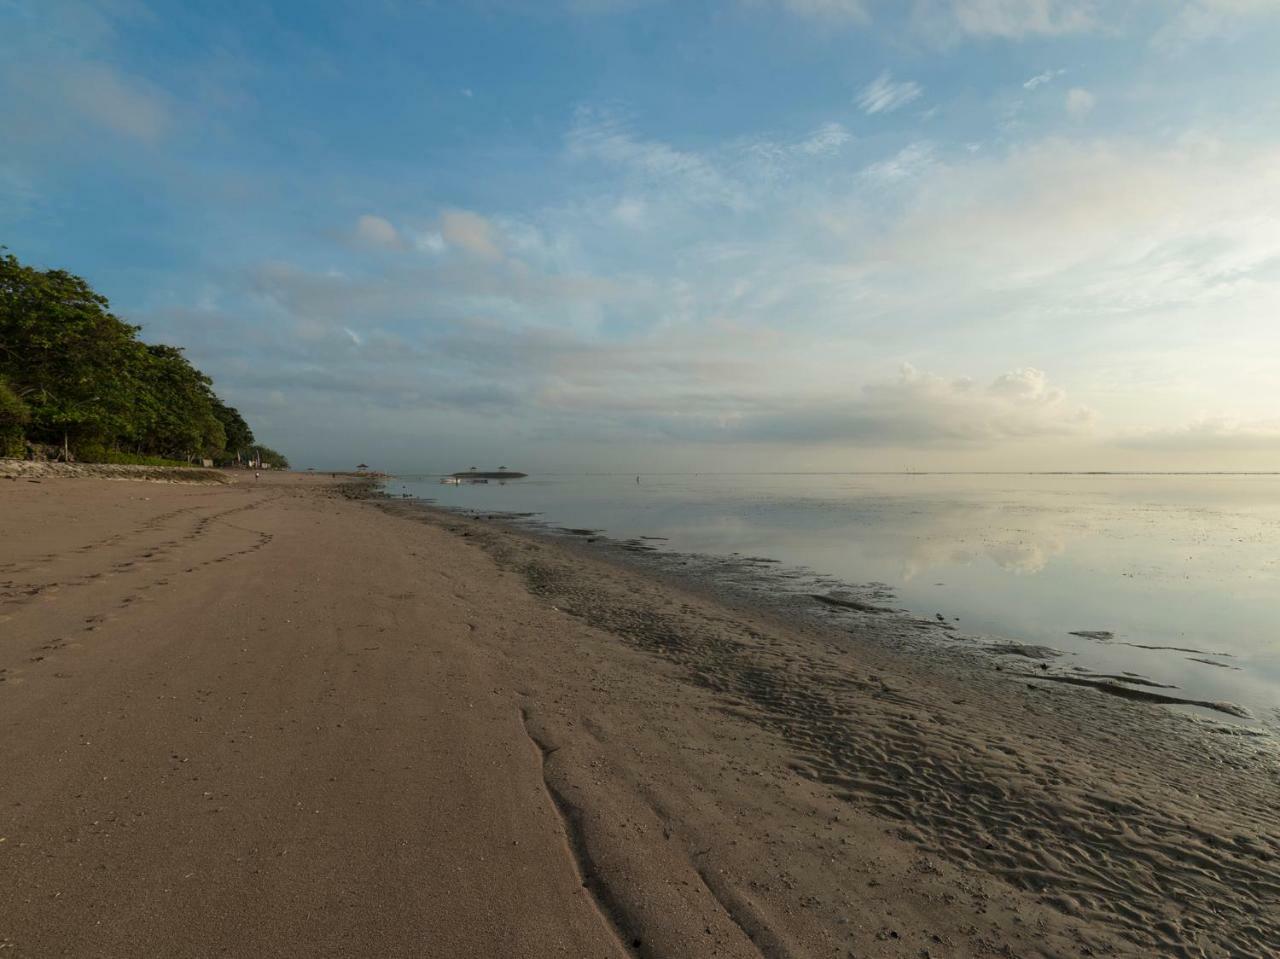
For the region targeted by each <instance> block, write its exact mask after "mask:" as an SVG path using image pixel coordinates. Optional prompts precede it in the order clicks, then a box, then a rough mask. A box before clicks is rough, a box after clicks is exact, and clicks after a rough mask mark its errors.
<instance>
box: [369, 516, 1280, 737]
mask: <svg viewBox="0 0 1280 959" xmlns="http://www.w3.org/2000/svg"><path fill="white" fill-rule="evenodd" d="M391 498H392V499H406V498H408V499H412V501H413V502H415V503H419V504H421V505H422V506H423V508H425V509H429V510H437V511H439V512H441V513H444V514H447V515H456V516H461V517H464V518H469V519H483V520H486V521H492V522H497V523H500V524H503V525H504V526H505V527H506V528H508V529H510V530H511V531H512V532H514V533H517V534H522V535H527V536H531V537H534V538H535V539H537V540H539V541H545V542H548V543H552V544H556V545H558V546H561V547H563V548H565V549H571V550H581V551H583V554H584V555H586V556H599V557H601V558H602V559H604V560H606V561H610V562H614V563H616V564H620V565H622V566H624V567H627V568H629V569H632V570H634V571H636V572H638V573H640V574H641V575H645V576H650V577H655V578H658V579H660V580H661V581H663V582H665V583H667V584H668V585H671V586H673V587H675V588H683V589H695V590H697V591H699V592H700V593H701V594H702V595H704V596H705V597H706V598H708V599H711V600H712V601H717V602H722V603H725V604H728V605H731V606H734V607H735V608H740V609H741V610H742V611H743V612H744V613H745V614H747V615H764V616H770V617H774V618H775V619H776V621H777V622H778V624H779V625H782V626H784V627H785V626H786V625H788V624H790V625H794V626H804V627H807V628H810V629H816V630H818V631H819V632H829V633H835V634H838V635H842V636H845V637H846V638H854V639H856V638H859V637H860V638H862V639H866V638H868V637H875V641H877V642H879V643H881V644H883V645H887V646H889V647H891V648H896V649H898V650H899V651H900V652H902V653H903V654H904V655H911V656H922V657H928V658H931V659H933V660H935V661H936V662H937V665H938V666H939V668H946V667H947V665H948V664H951V665H952V666H956V667H958V668H960V669H962V670H973V669H978V670H982V669H993V668H994V669H996V671H1001V672H1007V673H1009V674H1010V675H1011V676H1014V677H1017V678H1021V679H1028V680H1033V681H1035V682H1043V683H1062V684H1066V685H1072V686H1076V687H1077V688H1089V689H1092V690H1096V691H1098V692H1101V693H1103V694H1106V695H1109V696H1116V697H1120V698H1128V699H1131V700H1134V701H1145V702H1147V703H1152V704H1160V705H1163V706H1167V707H1172V708H1174V709H1175V710H1181V711H1184V712H1182V715H1187V716H1189V717H1191V718H1195V719H1198V720H1203V721H1207V722H1208V723H1209V724H1210V725H1212V724H1213V723H1225V724H1227V725H1230V726H1238V727H1244V728H1246V729H1249V730H1253V731H1257V732H1261V733H1265V734H1266V735H1267V736H1268V737H1270V738H1271V739H1272V740H1273V741H1276V742H1277V744H1278V745H1280V738H1278V737H1280V708H1276V707H1271V708H1270V709H1267V708H1265V707H1263V708H1250V707H1247V706H1245V705H1242V704H1240V703H1236V702H1232V701H1229V700H1208V699H1202V698H1197V697H1195V696H1194V695H1191V694H1190V693H1183V692H1182V691H1181V690H1180V688H1179V687H1178V686H1175V685H1168V684H1165V683H1163V682H1156V681H1154V680H1153V679H1151V678H1150V677H1149V676H1146V675H1143V674H1138V673H1125V674H1118V673H1115V672H1107V671H1106V670H1105V667H1101V666H1099V667H1096V668H1090V667H1088V666H1082V665H1076V664H1074V663H1073V658H1074V657H1075V656H1076V655H1077V654H1076V653H1070V652H1067V651H1065V650H1063V649H1060V648H1057V647H1051V646H1047V645H1040V644H1039V643H1037V642H1030V641H1022V640H1018V639H1012V638H1009V637H1007V636H989V635H983V634H974V633H970V632H968V631H967V630H964V629H961V628H960V627H959V626H957V625H956V624H955V623H954V622H952V621H949V620H947V619H945V618H944V617H943V616H942V615H941V614H934V615H930V614H929V613H927V612H924V611H923V610H921V609H908V608H904V607H903V606H901V605H899V600H898V598H897V597H896V595H895V594H894V591H893V589H892V588H891V587H888V586H886V585H885V584H882V583H872V584H855V583H849V582H846V581H844V580H841V579H839V578H838V577H835V576H832V575H830V574H827V573H823V572H820V571H817V570H813V569H810V568H808V567H792V566H788V565H787V564H785V563H783V562H782V561H781V560H778V559H776V558H772V557H766V556H746V555H741V554H738V553H733V554H728V555H723V554H713V553H697V552H687V551H680V550H673V549H669V548H667V547H666V546H665V545H659V544H658V543H657V542H656V541H664V540H665V537H655V536H648V535H640V536H638V537H634V538H630V539H622V538H618V537H614V536H612V535H610V534H609V532H608V531H606V530H603V529H585V528H572V527H565V526H559V525H556V524H554V523H551V522H549V521H545V520H543V519H541V515H542V514H540V513H518V512H516V513H509V512H501V511H486V510H482V509H475V508H461V507H459V508H452V507H447V506H442V505H439V504H438V503H437V502H436V501H435V500H433V499H431V498H426V499H422V498H412V497H410V496H409V494H399V495H393V496H392V497H391ZM1068 635H1077V636H1078V635H1091V636H1092V635H1095V634H1093V633H1071V634H1068ZM1102 635H1105V636H1106V637H1107V639H1108V641H1109V640H1110V638H1111V634H1109V633H1107V634H1102ZM1119 645H1121V646H1126V645H1132V644H1130V643H1125V642H1121V643H1120V644H1119ZM1141 648H1168V649H1171V650H1176V651H1179V652H1184V653H1188V654H1193V653H1194V654H1197V655H1200V656H1217V657H1228V658H1229V657H1230V656H1231V655H1232V654H1230V653H1221V652H1213V651H1210V650H1200V649H1191V648H1182V647H1141ZM956 661H959V662H958V663H957V662H956ZM1197 661H1198V662H1208V660H1205V659H1200V660H1197ZM1210 665H1214V666H1220V667H1223V668H1226V667H1225V666H1224V664H1222V663H1216V662H1210Z"/></svg>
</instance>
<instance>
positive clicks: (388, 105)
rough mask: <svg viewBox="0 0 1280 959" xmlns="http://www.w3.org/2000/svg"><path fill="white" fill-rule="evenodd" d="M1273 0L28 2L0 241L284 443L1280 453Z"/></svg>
mask: <svg viewBox="0 0 1280 959" xmlns="http://www.w3.org/2000/svg"><path fill="white" fill-rule="evenodd" d="M1277 50H1280V0H718V2H711V0H679V2H666V0H536V2H535V0H453V2H446V0H434V2H433V0H365V2H362V3H339V2H331V0H306V2H296V3H285V2H261V0H255V2H241V0H224V2H221V3H218V4H196V3H189V2H177V0H173V2H159V0H99V2H76V0H0V244H2V245H4V246H7V247H8V248H9V251H10V252H11V253H13V254H14V255H16V256H17V257H18V258H19V259H20V260H22V261H24V262H27V263H31V264H33V265H37V266H40V267H45V268H55V267H56V268H63V269H67V270H70V271H72V272H74V273H78V274H80V275H82V276H84V277H86V278H87V279H88V280H89V281H90V282H91V283H92V284H93V285H94V286H95V288H97V289H98V290H99V291H100V292H102V293H103V294H105V295H106V296H108V297H109V298H110V300H111V303H112V307H113V309H114V311H115V312H116V313H117V314H118V315H120V316H122V317H124V318H125V319H127V320H129V321H130V322H133V323H137V324H140V325H141V326H142V328H143V333H142V336H143V337H144V338H145V339H147V340H149V341H153V342H156V341H158V342H165V343H170V344H173V345H177V346H182V347H184V348H185V349H186V351H187V355H188V356H189V357H190V358H191V359H192V361H193V362H194V363H195V364H196V365H197V366H199V367H200V368H201V369H203V370H205V371H206V372H207V373H209V374H210V375H211V376H213V378H214V380H215V386H216V388H217V389H218V391H219V393H220V394H221V395H222V396H223V397H224V399H226V401H227V402H229V403H231V404H232V405H234V406H236V407H238V408H239V409H240V410H241V411H242V412H243V413H244V414H245V416H246V418H247V419H248V420H249V421H250V423H251V424H252V425H253V426H254V429H255V432H256V433H257V434H258V436H259V438H260V439H261V440H262V441H263V442H266V443H269V444H270V445H272V446H274V447H276V448H278V449H280V450H282V451H284V452H285V453H286V454H288V455H289V457H290V459H291V460H292V462H293V464H294V465H295V466H298V467H306V466H316V467H318V468H322V469H324V468H331V469H336V468H350V467H351V466H354V465H355V464H356V463H357V462H365V463H369V464H371V465H376V466H380V467H384V468H387V469H390V470H393V471H401V472H405V471H411V470H452V469H457V468H465V467H467V466H471V465H480V466H496V465H500V464H502V465H508V466H513V467H520V468H525V469H527V470H530V471H570V470H601V471H622V472H640V471H667V470H672V471H679V470H695V471H697V470H762V471H771V470H783V471H788V470H797V471H804V470H882V469H888V470H898V469H913V470H928V469H958V470H988V469H990V470H1040V469H1045V470H1072V469H1088V470H1092V469H1117V470H1144V469H1156V470H1163V469H1170V470H1182V469H1190V470H1217V469H1227V470H1230V469H1264V470H1274V469H1280V57H1277V56H1276V52H1275V51H1277Z"/></svg>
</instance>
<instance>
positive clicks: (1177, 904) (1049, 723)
mask: <svg viewBox="0 0 1280 959" xmlns="http://www.w3.org/2000/svg"><path fill="white" fill-rule="evenodd" d="M51 472H56V471H51ZM32 478H34V477H25V476H24V477H22V478H17V479H14V480H11V481H4V480H0V954H5V953H7V954H12V955H14V956H31V957H44V956H95V957H99V956H101V957H141V956H163V957H187V956H190V957H205V956H253V957H258V956H282V957H292V956H298V957H303V956H306V957H316V956H359V957H384V956H385V957H399V956H405V957H408V956H415V957H465V956H495V957H499V956H500V957H508V956H512V957H515V956H528V957H542V956H573V957H596V956H599V957H625V956H628V955H639V956H654V957H710V956H724V957H760V956H765V957H770V959H774V957H801V956H834V957H840V959H847V957H851V956H854V957H867V956H887V957H896V956H903V957H907V956H909V957H920V956H925V955H928V956H932V957H941V956H948V957H949V956H987V955H995V956H1080V955H1135V956H1136V955H1141V956H1246V957H1247V956H1259V957H1261V956H1274V955H1276V953H1277V948H1276V947H1277V943H1280V865H1278V864H1277V863H1278V859H1277V854H1278V853H1280V823H1278V822H1277V812H1276V806H1277V799H1278V797H1280V768H1278V766H1277V762H1276V753H1275V751H1274V744H1273V743H1272V742H1271V741H1270V740H1262V739H1254V738H1251V737H1249V736H1248V735H1247V733H1246V732H1243V731H1237V732H1232V730H1233V729H1234V727H1230V726H1226V725H1217V724H1211V723H1206V722H1204V721H1202V720H1194V719H1191V718H1188V717H1186V716H1183V715H1178V714H1175V713H1173V712H1170V711H1168V710H1167V709H1165V708H1163V707H1159V706H1153V705H1151V704H1147V703H1137V702H1128V701H1124V700H1120V699H1114V698H1111V697H1106V696H1103V695H1101V694H1099V693H1097V692H1094V691H1093V690H1088V689H1078V688H1075V687H1068V686H1062V685H1053V684H1046V683H1037V682H1034V681H1032V680H1030V679H1028V678H1026V677H1022V676H1018V677H1014V676H1011V675H1010V672H1011V670H1008V669H1006V670H1004V671H1001V672H996V671H995V670H994V669H992V668H987V669H979V668H977V667H974V668H961V667H957V666H956V664H955V663H951V662H948V663H946V668H940V667H939V666H938V665H936V664H931V663H929V662H922V661H920V660H919V659H913V658H911V657H909V656H906V655H904V654H903V652H902V650H901V649H900V648H895V644H894V643H892V642H886V641H882V640H885V639H892V633H893V630H894V629H895V628H897V627H895V625H894V624H893V622H891V621H890V622H880V620H886V619H890V618H888V617H883V616H875V617H869V619H875V620H877V622H875V623H874V624H873V623H870V622H869V623H868V625H867V626H866V628H865V635H864V636H863V637H862V639H861V640H860V641H859V640H857V638H856V637H855V641H853V642H851V641H850V639H849V637H848V636H844V635H840V636H837V635H835V634H827V633H823V632H822V631H820V630H819V629H817V628H815V627H812V626H807V627H803V628H802V627H801V626H799V625H797V624H795V623H790V622H783V621H780V620H778V619H776V618H775V617H772V616H770V615H769V614H768V613H766V612H762V611H759V610H755V609H749V608H745V607H734V606H731V605H727V604H726V603H725V602H722V601H720V600H718V599H716V598H714V597H709V596H707V595H703V594H701V593H699V592H697V591H695V590H693V589H692V588H687V587H685V586H682V585H681V584H679V583H673V582H670V581H666V580H662V579H658V578H654V577H652V576H646V575H641V574H640V573H638V572H637V571H635V570H633V569H629V568H626V567H625V566H622V565H618V564H616V563H611V562H608V561H605V560H603V559H601V558H600V557H598V556H594V555H590V554H588V553H587V552H586V551H584V550H575V549H573V548H572V547H570V546H566V545H558V544H555V543H551V542H547V541H545V540H540V539H538V538H535V537H533V536H530V535H527V534H522V533H519V532H515V531H512V530H508V529H504V528H502V527H500V526H498V525H496V524H490V523H485V522H483V521H476V520H463V519H460V518H458V517H456V516H452V515H448V514H442V513H437V512H432V511H429V510H424V509H422V508H418V507H414V506H411V505H409V504H405V503H397V502H390V501H379V500H363V499H359V498H349V497H348V496H345V495H343V493H344V488H342V487H340V486H338V485H335V484H333V483H331V482H330V481H328V479H327V478H325V479H323V480H322V479H320V478H316V477H306V476H293V475H275V474H269V473H268V474H264V475H263V478H262V480H261V481H259V482H256V483H255V482H253V481H252V480H251V479H249V480H247V481H246V480H244V478H243V477H241V481H240V482H236V483H232V484H223V485H217V484H167V483H156V482H107V481H104V480H103V479H97V478H61V477H57V476H48V477H45V478H42V479H40V481H39V482H32V481H31V479H32ZM345 492H348V493H350V492H352V489H351V488H350V487H347V488H346V489H345ZM904 628H905V627H904Z"/></svg>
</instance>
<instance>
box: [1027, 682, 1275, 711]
mask: <svg viewBox="0 0 1280 959" xmlns="http://www.w3.org/2000/svg"><path fill="white" fill-rule="evenodd" d="M1028 678H1029V679H1038V680H1042V681H1044V682H1051V683H1068V684H1070V685H1072V686H1088V687H1090V688H1092V689H1097V690H1099V691H1100V692H1104V693H1110V694H1111V695H1112V696H1119V697H1120V698H1121V699H1133V700H1137V701H1138V702H1145V703H1163V704H1166V705H1170V706H1199V707H1200V708H1201V709H1212V710H1214V711H1215V712H1219V713H1226V714H1227V715H1228V716H1236V717H1239V718H1240V719H1252V718H1253V717H1252V714H1251V713H1250V712H1249V710H1247V709H1245V708H1244V707H1243V706H1237V705H1236V704H1235V703H1224V702H1209V701H1208V700H1203V699H1183V698H1182V697H1180V696H1167V695H1165V694H1164V693H1152V692H1148V691H1147V690H1145V689H1134V688H1133V687H1132V686H1129V685H1126V684H1125V683H1120V682H1115V681H1113V680H1109V679H1086V678H1085V677H1083V676H1036V675H1030V676H1028Z"/></svg>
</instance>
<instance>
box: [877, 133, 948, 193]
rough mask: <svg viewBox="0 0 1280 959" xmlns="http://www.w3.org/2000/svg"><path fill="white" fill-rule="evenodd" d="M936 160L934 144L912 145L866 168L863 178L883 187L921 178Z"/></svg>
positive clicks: (921, 143)
mask: <svg viewBox="0 0 1280 959" xmlns="http://www.w3.org/2000/svg"><path fill="white" fill-rule="evenodd" d="M934 158H935V150H934V147H933V144H931V143H925V142H920V143H911V144H908V145H907V146H905V147H903V148H902V149H901V150H899V151H898V152H897V153H895V154H894V155H893V156H891V157H888V158H887V159H884V160H878V161H877V162H875V163H872V164H870V165H869V166H867V167H865V168H864V169H863V170H862V173H861V176H862V178H863V179H864V180H868V181H870V182H873V183H877V184H881V185H884V184H890V183H897V182H898V181H899V180H907V179H911V178H912V177H916V176H919V175H920V174H921V173H922V172H924V170H925V169H927V168H928V167H929V166H930V165H931V164H932V163H933V162H934Z"/></svg>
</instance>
